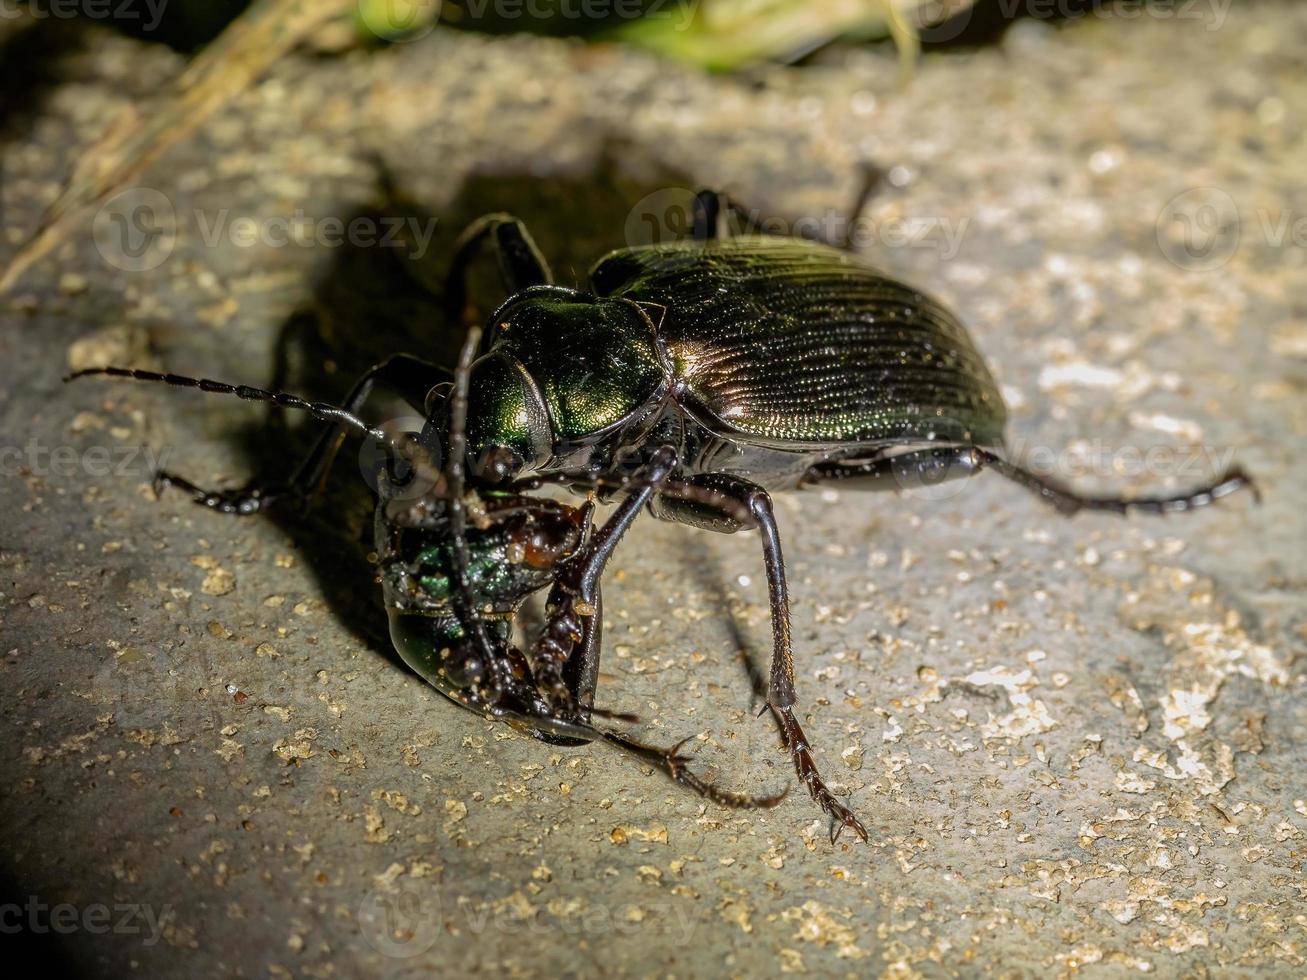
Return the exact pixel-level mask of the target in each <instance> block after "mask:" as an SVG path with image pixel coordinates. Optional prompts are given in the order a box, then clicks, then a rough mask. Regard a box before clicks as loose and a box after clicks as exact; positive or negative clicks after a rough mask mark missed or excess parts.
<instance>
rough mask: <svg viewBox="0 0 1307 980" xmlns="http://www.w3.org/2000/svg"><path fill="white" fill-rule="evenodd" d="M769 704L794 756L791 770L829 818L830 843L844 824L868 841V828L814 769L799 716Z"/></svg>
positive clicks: (837, 835) (814, 764) (792, 756)
mask: <svg viewBox="0 0 1307 980" xmlns="http://www.w3.org/2000/svg"><path fill="white" fill-rule="evenodd" d="M768 707H770V708H771V710H772V714H773V715H775V717H776V721H777V722H778V723H779V724H780V726H781V734H782V735H783V736H784V738H785V745H786V747H787V748H788V749H789V750H790V756H791V758H793V759H794V771H795V772H796V773H798V776H799V779H800V781H802V783H803V785H804V786H806V787H807V788H808V793H809V795H811V796H812V799H813V801H814V802H815V803H816V804H817V805H818V806H819V807H821V809H822V811H823V812H824V813H826V814H828V815H829V816H830V818H831V831H830V840H831V843H832V844H834V843H835V842H836V841H838V840H839V839H840V834H841V833H843V832H844V828H845V827H848V828H849V829H850V830H852V831H853V832H854V833H855V834H857V835H858V836H859V837H861V838H862V842H863V843H864V844H865V843H867V841H868V839H869V838H868V835H867V828H866V827H864V826H863V825H862V821H861V820H859V819H858V818H857V815H856V814H854V812H853V811H852V810H850V809H849V808H848V807H846V806H845V805H844V804H843V803H841V802H840V801H839V800H837V799H836V798H835V795H834V794H833V793H832V792H831V791H830V789H829V788H828V787H827V786H826V783H825V782H824V781H823V780H822V778H821V773H820V772H819V771H818V770H817V763H816V762H815V761H814V760H813V758H812V751H811V746H810V745H809V744H808V736H806V735H805V734H804V733H803V728H802V726H800V725H799V719H797V718H795V717H794V711H793V709H791V708H781V707H777V706H776V705H768Z"/></svg>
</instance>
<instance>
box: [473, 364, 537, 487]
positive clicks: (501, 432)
mask: <svg viewBox="0 0 1307 980" xmlns="http://www.w3.org/2000/svg"><path fill="white" fill-rule="evenodd" d="M553 441H554V436H553V428H552V426H551V425H550V422H549V410H548V408H547V407H546V405H545V399H544V395H543V394H542V393H541V390H540V386H539V385H538V384H537V383H536V381H535V379H534V378H533V377H532V376H531V374H530V372H529V371H527V369H526V367H525V366H524V365H523V364H522V362H521V361H520V360H518V359H517V358H516V357H513V356H512V355H510V354H507V353H491V354H488V355H487V356H485V357H483V358H481V359H480V360H479V361H477V362H476V363H475V364H474V365H472V379H471V384H470V388H469V391H468V418H467V447H468V456H469V458H470V460H471V472H472V473H473V475H475V476H476V478H477V479H478V480H479V481H481V482H482V483H483V484H500V483H507V482H508V481H510V480H512V479H514V478H516V477H519V476H523V475H525V474H527V473H529V472H530V471H531V470H532V469H534V468H535V467H536V466H539V465H541V464H543V463H545V462H546V461H547V460H548V459H549V457H550V455H551V454H552V450H553Z"/></svg>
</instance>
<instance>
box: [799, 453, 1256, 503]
mask: <svg viewBox="0 0 1307 980" xmlns="http://www.w3.org/2000/svg"><path fill="white" fill-rule="evenodd" d="M984 469H991V470H993V471H994V472H996V473H999V474H1001V475H1002V476H1004V477H1006V478H1007V479H1009V480H1011V481H1012V482H1013V483H1016V484H1017V485H1018V486H1021V487H1024V488H1025V489H1027V490H1029V491H1030V492H1031V493H1033V494H1035V495H1036V496H1037V497H1039V498H1040V499H1041V500H1043V501H1045V502H1046V503H1048V504H1050V505H1051V506H1052V507H1054V508H1055V509H1056V510H1057V511H1058V512H1060V513H1062V514H1067V515H1070V514H1074V513H1076V512H1078V511H1082V510H1099V511H1109V512H1111V513H1115V514H1125V513H1127V512H1129V511H1134V510H1137V511H1139V512H1141V513H1146V514H1171V513H1178V512H1180V511H1186V510H1194V509H1195V508H1198V507H1205V506H1207V505H1208V504H1211V503H1214V502H1216V501H1217V500H1220V499H1221V498H1222V497H1226V496H1229V495H1230V494H1232V493H1234V492H1235V491H1236V490H1240V489H1242V488H1244V487H1247V488H1248V489H1250V490H1251V491H1252V492H1253V495H1254V498H1258V491H1257V485H1256V484H1255V483H1254V482H1253V479H1252V477H1250V476H1249V475H1248V474H1247V473H1245V472H1244V471H1243V470H1242V469H1240V468H1239V467H1237V466H1235V467H1232V468H1230V469H1228V470H1226V472H1225V473H1223V474H1222V475H1221V476H1220V477H1218V478H1217V479H1216V480H1213V481H1211V482H1209V483H1204V484H1202V485H1200V486H1197V487H1193V488H1191V489H1188V490H1182V491H1180V492H1178V493H1174V494H1161V495H1155V496H1146V497H1122V496H1106V497H1091V496H1088V495H1086V494H1082V493H1077V492H1076V491H1075V490H1072V489H1070V488H1068V487H1065V486H1062V485H1061V484H1060V483H1057V482H1056V481H1054V480H1049V479H1046V478H1045V477H1042V476H1038V475H1036V474H1034V473H1031V472H1030V471H1029V470H1027V469H1023V468H1022V467H1020V466H1018V465H1016V464H1015V463H1011V462H1009V461H1008V460H1006V459H1004V458H1003V457H1002V456H1000V455H998V454H997V453H995V452H992V451H990V450H988V449H981V448H979V447H978V446H938V447H931V448H929V449H917V450H912V451H910V452H906V453H900V454H898V455H894V456H882V457H878V458H876V459H870V460H864V461H859V462H831V463H820V464H818V465H817V466H814V467H812V469H810V470H809V471H808V473H807V475H806V476H805V477H804V479H803V483H804V484H812V483H821V482H828V481H836V480H850V481H853V482H855V483H856V484H857V485H858V486H859V487H860V488H863V489H872V490H899V489H906V488H907V487H910V486H914V485H921V484H935V483H942V482H943V481H945V480H953V479H957V478H959V477H966V476H972V475H974V474H976V473H979V472H980V471H981V470H984ZM1258 499H1259V498H1258Z"/></svg>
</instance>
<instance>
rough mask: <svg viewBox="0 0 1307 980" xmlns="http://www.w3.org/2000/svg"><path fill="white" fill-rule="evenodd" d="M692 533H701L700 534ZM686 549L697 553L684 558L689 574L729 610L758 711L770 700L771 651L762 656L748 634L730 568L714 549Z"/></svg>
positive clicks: (730, 626) (710, 597)
mask: <svg viewBox="0 0 1307 980" xmlns="http://www.w3.org/2000/svg"><path fill="white" fill-rule="evenodd" d="M705 533H711V532H705ZM745 533H748V532H745ZM692 537H697V535H696V536H692ZM685 550H686V552H689V551H691V550H692V551H693V554H689V553H683V554H682V559H683V561H684V563H685V565H686V566H687V568H688V569H690V571H689V574H690V575H691V576H692V577H693V578H694V580H695V585H696V588H697V590H698V591H700V592H702V593H703V595H704V596H705V597H706V598H707V599H708V601H709V602H711V603H712V604H713V605H714V606H716V607H717V608H719V609H721V610H722V611H723V612H724V614H725V615H724V619H725V622H726V628H727V630H728V631H729V632H730V640H731V643H732V644H733V645H734V648H735V652H736V654H737V656H738V658H739V661H740V664H741V666H742V667H743V668H744V673H745V676H746V677H748V679H749V690H750V692H751V693H752V695H753V702H752V703H751V705H750V707H751V709H752V710H754V711H756V710H758V708H759V707H760V706H761V705H763V704H764V703H765V702H766V700H767V686H768V684H767V671H766V669H765V668H764V667H763V664H765V663H766V662H767V658H768V657H770V655H771V652H770V651H765V653H764V654H763V655H761V656H760V655H759V652H758V650H757V648H756V647H755V646H754V644H753V642H752V641H751V640H750V639H749V637H748V636H747V635H746V631H745V629H744V626H743V624H742V623H741V621H740V617H739V615H738V614H737V613H736V610H735V603H733V602H732V601H731V600H732V598H733V597H732V596H731V594H730V593H729V592H728V591H727V590H726V586H725V582H726V581H727V575H726V570H725V569H724V568H723V567H722V564H721V562H720V561H719V560H718V558H717V555H716V554H715V553H714V552H713V550H712V549H711V548H708V547H703V546H698V545H691V546H690V547H688V548H687V549H685Z"/></svg>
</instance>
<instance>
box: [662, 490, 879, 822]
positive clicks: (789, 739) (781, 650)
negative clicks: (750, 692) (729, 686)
mask: <svg viewBox="0 0 1307 980" xmlns="http://www.w3.org/2000/svg"><path fill="white" fill-rule="evenodd" d="M687 482H688V483H689V484H690V485H692V486H697V487H702V488H704V489H708V490H712V491H714V492H716V493H719V494H721V495H722V496H723V497H724V498H725V500H727V501H730V502H734V503H735V504H738V505H742V506H743V507H745V508H747V512H748V514H749V515H750V517H751V520H752V523H753V525H754V526H755V527H757V529H758V532H759V534H760V535H761V536H762V556H763V565H764V567H765V568H766V571H767V596H768V599H769V601H770V604H771V624H772V662H771V674H770V678H769V680H768V686H767V707H768V708H769V709H770V710H771V713H772V715H773V717H775V719H776V722H777V724H778V725H779V726H780V729H781V735H782V737H783V738H784V740H785V745H786V748H788V749H789V752H790V757H791V758H792V759H793V761H794V769H795V772H797V773H798V776H799V779H800V780H802V782H803V784H804V785H805V786H806V787H807V788H808V792H809V793H810V794H811V796H812V798H813V800H815V801H816V803H817V805H818V806H820V807H821V808H822V810H823V811H825V812H826V813H827V814H829V815H830V817H831V818H832V820H833V823H832V825H831V840H832V841H834V840H837V839H838V838H839V835H840V833H841V831H843V829H844V828H845V827H848V828H850V829H852V830H853V832H854V833H856V834H857V835H858V836H859V837H861V838H862V839H863V840H864V841H865V840H867V829H866V828H865V827H864V826H863V825H862V821H860V820H859V819H858V818H857V816H856V815H854V813H853V811H852V810H850V809H849V808H848V807H846V806H845V805H844V804H842V803H841V802H840V801H839V800H837V799H836V798H835V795H834V794H833V793H832V792H831V791H830V789H829V788H828V787H827V786H826V783H825V782H824V781H823V780H822V778H821V773H820V772H819V771H818V769H817V763H816V761H815V760H814V759H813V757H812V746H811V744H810V743H809V742H808V737H807V735H805V734H804V732H803V727H802V726H801V725H800V724H799V719H798V718H797V717H796V716H795V714H794V704H795V701H796V700H797V698H796V696H795V693H794V655H793V653H792V643H791V638H790V598H789V586H788V585H787V583H786V580H785V558H784V556H783V555H782V553H781V539H780V532H779V530H778V529H777V527H776V517H775V515H774V514H773V512H772V503H771V496H770V495H769V494H768V493H767V491H765V490H764V489H763V488H762V487H759V486H757V485H756V484H753V483H750V482H749V481H747V480H744V479H741V478H739V477H734V476H725V475H718V474H710V475H703V476H697V477H693V478H691V479H690V480H688V481H687ZM650 510H652V511H653V513H654V515H655V516H657V517H659V518H661V519H663V520H670V521H675V522H677V523H680V524H689V525H691V526H693V527H700V528H705V529H707V530H713V531H725V532H731V531H736V530H739V529H740V528H741V527H744V526H745V525H743V524H742V523H741V522H740V521H739V519H738V518H737V517H736V516H735V515H734V514H733V513H731V512H730V511H729V510H726V509H723V508H721V507H716V506H714V505H712V504H711V503H705V502H704V501H703V500H693V499H690V498H687V497H684V496H682V497H676V496H673V495H670V494H669V495H660V496H658V497H656V498H655V499H654V501H653V503H652V505H651V506H650Z"/></svg>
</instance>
